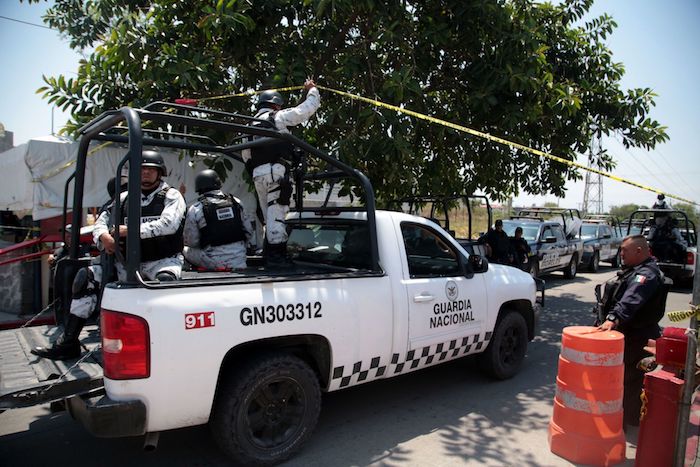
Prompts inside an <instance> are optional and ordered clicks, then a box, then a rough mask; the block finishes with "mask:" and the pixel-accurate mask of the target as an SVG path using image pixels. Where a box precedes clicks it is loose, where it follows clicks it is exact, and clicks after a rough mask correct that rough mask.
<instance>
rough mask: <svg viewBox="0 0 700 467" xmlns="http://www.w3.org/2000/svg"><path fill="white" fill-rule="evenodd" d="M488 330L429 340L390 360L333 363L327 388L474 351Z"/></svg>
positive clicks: (486, 338)
mask: <svg viewBox="0 0 700 467" xmlns="http://www.w3.org/2000/svg"><path fill="white" fill-rule="evenodd" d="M491 335H492V333H490V332H487V333H486V334H484V335H483V339H482V334H474V335H471V336H466V337H462V338H460V339H454V340H451V341H447V342H441V343H439V344H433V345H429V346H426V347H422V348H420V349H413V350H409V351H408V352H406V354H405V355H404V356H403V358H402V357H401V355H400V354H398V353H395V354H393V355H392V357H391V362H389V363H384V362H382V361H381V357H374V358H372V359H371V360H369V361H359V362H355V363H354V364H353V365H352V366H350V365H348V366H337V367H335V368H333V375H332V378H331V383H330V387H329V389H330V390H333V389H340V388H345V387H348V386H353V385H355V384H359V383H365V382H367V381H372V380H374V379H377V378H381V377H382V376H384V375H387V376H389V377H391V376H395V375H398V374H401V373H408V372H410V371H413V370H417V369H419V368H424V367H426V366H430V365H435V364H437V363H442V362H446V361H448V360H453V359H455V358H458V357H462V356H464V355H468V354H471V353H475V352H478V351H480V350H482V349H483V348H484V347H486V346H487V345H488V343H489V341H490V340H491Z"/></svg>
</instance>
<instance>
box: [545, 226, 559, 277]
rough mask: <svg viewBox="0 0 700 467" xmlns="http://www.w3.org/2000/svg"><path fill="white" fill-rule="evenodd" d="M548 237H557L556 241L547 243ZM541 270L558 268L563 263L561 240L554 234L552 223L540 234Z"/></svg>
mask: <svg viewBox="0 0 700 467" xmlns="http://www.w3.org/2000/svg"><path fill="white" fill-rule="evenodd" d="M548 237H556V238H557V241H556V243H546V239H547V238H548ZM539 250H540V258H541V260H540V270H541V271H544V270H546V269H552V268H556V267H558V266H559V265H560V264H561V258H560V257H561V255H562V252H561V251H560V250H561V242H560V240H559V237H557V236H556V235H555V234H554V230H553V229H552V226H551V225H545V226H544V227H543V228H542V233H541V234H540V245H539Z"/></svg>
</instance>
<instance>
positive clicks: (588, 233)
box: [581, 225, 598, 240]
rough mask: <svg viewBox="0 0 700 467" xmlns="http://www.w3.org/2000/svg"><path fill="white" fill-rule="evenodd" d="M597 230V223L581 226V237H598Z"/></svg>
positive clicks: (585, 238) (584, 238)
mask: <svg viewBox="0 0 700 467" xmlns="http://www.w3.org/2000/svg"><path fill="white" fill-rule="evenodd" d="M597 231H598V226H597V225H584V226H583V227H581V238H582V239H583V240H590V239H592V238H596V235H597V234H596V232H597Z"/></svg>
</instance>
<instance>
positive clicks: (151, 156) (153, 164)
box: [93, 150, 186, 281]
mask: <svg viewBox="0 0 700 467" xmlns="http://www.w3.org/2000/svg"><path fill="white" fill-rule="evenodd" d="M165 174H166V168H165V162H164V161H163V156H162V155H160V153H158V152H156V151H151V150H144V151H143V153H142V162H141V226H140V231H139V233H140V237H141V264H140V267H139V269H140V271H141V274H142V275H143V277H144V278H145V279H147V280H159V281H172V280H176V279H179V278H180V276H181V274H182V264H183V262H184V259H183V257H182V248H183V246H184V245H183V238H182V232H183V229H184V223H185V208H186V204H185V199H184V198H183V197H182V194H180V192H179V191H178V190H176V189H175V188H172V187H171V186H169V185H168V184H167V183H166V182H165V181H164V180H162V177H164V176H165ZM126 195H127V193H126V192H125V193H122V194H121V198H120V199H121V208H122V212H121V214H120V222H119V237H120V238H121V239H126V235H127V233H128V230H127V226H126V225H124V224H125V219H126V208H127V204H128V203H127V197H126ZM93 238H94V239H95V242H96V243H97V247H98V248H100V249H104V250H105V251H106V252H107V253H108V254H114V253H115V251H116V249H117V248H118V246H117V245H116V244H115V241H114V236H113V232H111V231H110V229H109V223H108V222H107V219H102V218H98V220H97V222H95V230H94V232H93ZM117 274H118V276H119V280H125V279H126V270H125V269H124V267H123V265H122V264H120V263H117Z"/></svg>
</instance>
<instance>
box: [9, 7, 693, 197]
mask: <svg viewBox="0 0 700 467" xmlns="http://www.w3.org/2000/svg"><path fill="white" fill-rule="evenodd" d="M46 8H47V4H46V3H43V2H42V3H41V4H38V5H36V4H32V5H29V4H27V3H19V0H2V1H0V16H6V17H9V18H13V19H17V20H22V21H27V22H31V23H35V24H43V23H42V21H41V15H42V14H43V12H44V11H45V10H46ZM603 12H606V13H608V14H610V15H611V16H612V17H613V18H614V19H615V21H616V22H617V23H618V28H617V29H616V30H615V31H614V32H613V34H612V35H611V36H610V37H609V38H608V45H609V47H610V49H611V50H612V51H613V56H614V58H615V60H616V61H620V62H623V63H624V64H625V69H626V74H625V77H624V78H623V80H622V85H623V87H624V88H625V89H627V88H632V87H650V88H652V89H654V91H655V92H656V93H657V94H659V96H658V97H657V99H656V102H657V106H656V107H655V108H654V109H653V111H652V114H651V117H652V118H654V119H656V120H658V121H659V122H661V123H662V124H663V125H666V126H668V133H669V135H670V141H669V142H667V143H665V144H662V145H659V146H657V148H656V149H655V150H653V151H646V150H642V149H630V150H626V149H624V147H622V146H621V145H620V144H617V143H616V142H615V140H607V141H605V142H604V144H606V145H607V147H608V148H609V150H610V151H611V152H612V153H613V154H614V157H615V159H616V160H617V161H618V166H617V168H616V169H614V170H613V173H614V174H615V175H618V176H620V177H623V178H627V179H630V180H633V181H635V182H638V183H641V184H643V185H647V186H651V187H653V188H655V189H659V190H662V191H665V192H668V193H672V194H675V195H678V196H681V197H684V198H688V199H691V200H694V201H696V202H698V203H700V183H698V180H700V150H699V149H698V144H697V142H696V141H695V136H696V134H698V133H699V132H700V111H698V109H697V108H698V103H699V102H700V89H699V88H698V84H697V82H698V77H700V53H698V51H697V47H698V44H700V28H697V23H698V21H700V2H698V1H697V0H673V1H670V2H660V1H658V0H657V1H652V0H614V1H610V0H607V1H602V0H598V1H597V2H596V4H595V5H594V6H593V9H592V11H591V15H590V16H597V15H599V14H601V13H603ZM0 44H2V48H1V49H0V50H1V52H0V58H1V59H2V63H3V66H2V68H1V69H0V89H2V99H1V100H0V122H2V123H3V124H4V125H5V128H6V129H7V130H9V131H12V132H14V138H15V144H16V145H17V144H21V143H24V142H26V141H27V140H29V139H30V138H33V137H38V136H44V135H48V134H50V133H51V128H52V127H51V115H52V111H51V106H49V105H48V104H47V103H46V100H44V99H42V98H41V96H39V95H37V94H35V91H36V89H37V88H39V87H41V86H43V84H44V83H43V81H42V79H41V76H42V74H45V75H47V76H57V75H59V74H63V75H65V76H66V77H70V76H73V75H74V74H75V71H76V70H77V63H78V60H79V59H80V55H79V54H78V53H76V52H74V51H72V50H71V49H70V48H69V47H68V42H67V41H65V40H62V39H61V38H60V37H59V36H58V33H56V32H55V31H52V30H49V29H44V28H39V27H35V26H29V25H26V24H21V23H16V22H13V21H8V20H6V19H2V18H0ZM320 84H322V83H320ZM438 117H439V116H438ZM66 119H67V116H65V115H63V114H62V113H61V112H60V111H55V112H54V129H55V131H58V129H59V128H60V127H61V126H62V125H63V123H64V122H65V121H66ZM457 123H461V124H465V125H467V126H468V123H469V122H457ZM584 161H585V159H583V158H581V159H579V162H582V163H583V162H584ZM583 187H584V184H583V182H579V183H569V184H568V185H567V190H568V191H567V196H566V197H565V198H564V199H561V200H557V199H556V198H555V197H554V196H552V195H549V196H531V195H523V196H519V197H518V198H516V199H515V200H514V202H515V203H516V204H525V205H531V204H533V203H536V204H538V205H541V204H542V203H544V202H545V201H550V202H559V204H560V206H562V207H575V208H578V207H580V205H581V203H582V201H583V191H584V188H583ZM654 198H655V195H654V193H651V192H648V191H644V190H641V189H639V188H635V187H631V186H629V185H625V184H622V183H620V182H616V181H613V180H610V179H604V181H603V199H604V204H605V207H606V209H607V208H608V207H609V206H610V205H621V204H625V203H637V204H648V205H650V204H651V203H653V201H654ZM671 201H672V202H673V200H671Z"/></svg>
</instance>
